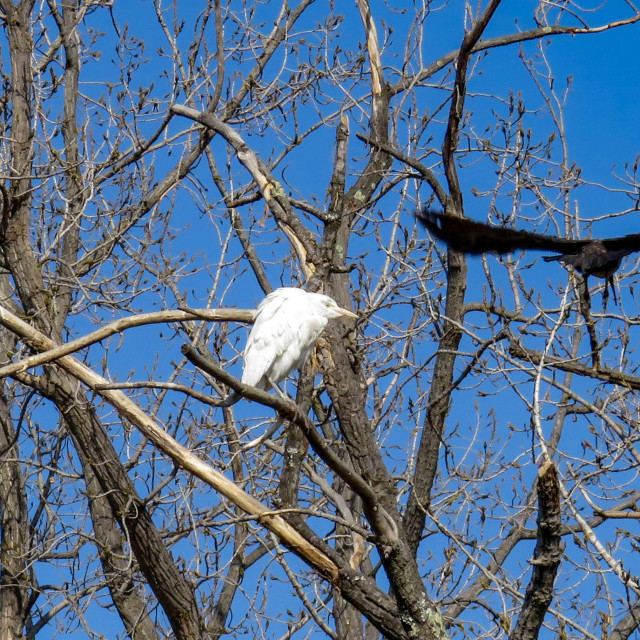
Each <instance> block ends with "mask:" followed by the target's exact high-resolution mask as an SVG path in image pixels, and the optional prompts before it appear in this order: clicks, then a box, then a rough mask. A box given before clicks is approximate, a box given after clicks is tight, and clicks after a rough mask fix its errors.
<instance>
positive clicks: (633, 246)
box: [601, 233, 640, 257]
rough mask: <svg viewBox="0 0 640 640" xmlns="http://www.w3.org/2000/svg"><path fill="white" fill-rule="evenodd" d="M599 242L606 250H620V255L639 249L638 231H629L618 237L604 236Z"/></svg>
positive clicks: (639, 237)
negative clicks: (627, 233) (625, 234)
mask: <svg viewBox="0 0 640 640" xmlns="http://www.w3.org/2000/svg"><path fill="white" fill-rule="evenodd" d="M601 242H602V245H603V246H604V248H605V249H606V250H607V251H620V252H621V254H620V255H621V257H624V256H627V255H629V254H630V253H634V252H636V251H640V233H630V234H629V235H627V236H620V237H619V238H605V239H604V240H601Z"/></svg>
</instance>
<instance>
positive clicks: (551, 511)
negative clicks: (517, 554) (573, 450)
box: [509, 461, 562, 640]
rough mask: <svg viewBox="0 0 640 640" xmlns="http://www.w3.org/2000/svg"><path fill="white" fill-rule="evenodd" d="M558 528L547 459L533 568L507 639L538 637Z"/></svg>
mask: <svg viewBox="0 0 640 640" xmlns="http://www.w3.org/2000/svg"><path fill="white" fill-rule="evenodd" d="M561 528H562V520H561V517H560V487H559V485H558V471H557V470H556V467H555V465H554V464H553V462H551V461H547V462H545V463H544V464H543V465H542V467H540V470H539V471H538V542H537V544H536V548H535V550H534V552H533V560H532V561H531V564H532V565H533V571H532V574H531V580H530V581H529V584H528V585H527V590H526V592H525V596H524V602H523V603H522V608H521V610H520V615H519V616H518V621H517V622H516V625H515V627H514V629H513V631H512V632H511V633H510V634H509V638H510V640H537V638H538V634H539V632H540V628H541V627H542V622H543V620H544V616H545V614H546V613H547V610H548V609H549V606H550V605H551V600H552V599H553V585H554V583H555V579H556V574H557V573H558V567H559V566H560V561H561V559H562V539H561V537H560V532H561Z"/></svg>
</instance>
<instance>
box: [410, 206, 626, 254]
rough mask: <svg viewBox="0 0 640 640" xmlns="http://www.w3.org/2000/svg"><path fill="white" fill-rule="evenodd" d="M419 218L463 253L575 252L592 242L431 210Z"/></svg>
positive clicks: (429, 228) (425, 210)
mask: <svg viewBox="0 0 640 640" xmlns="http://www.w3.org/2000/svg"><path fill="white" fill-rule="evenodd" d="M416 217H417V218H418V220H420V222H421V223H422V224H423V225H424V226H425V227H426V228H427V229H428V231H429V232H430V233H431V234H432V235H434V236H435V237H436V238H438V239H439V240H444V241H445V242H446V243H447V244H448V245H449V247H451V248H452V249H455V250H456V251H461V252H462V253H472V254H478V253H491V252H494V253H509V252H511V251H516V250H518V249H538V250H541V251H558V252H566V253H576V252H578V251H580V249H581V248H582V247H583V246H584V245H585V244H587V243H588V242H589V240H570V239H567V238H558V237H556V236H545V235H542V234H541V233H532V232H530V231H519V230H517V229H507V228H505V227H492V226H491V225H488V224H484V223H482V222H475V221H474V220H468V219H467V218H458V217H456V216H448V215H445V214H444V213H439V212H436V211H431V210H429V209H423V210H422V211H419V212H417V213H416ZM616 240H620V238H616Z"/></svg>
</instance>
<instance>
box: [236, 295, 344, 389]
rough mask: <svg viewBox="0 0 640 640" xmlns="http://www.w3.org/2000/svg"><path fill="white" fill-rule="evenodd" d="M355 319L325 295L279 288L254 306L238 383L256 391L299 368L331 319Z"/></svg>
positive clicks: (265, 387)
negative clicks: (343, 317) (252, 319)
mask: <svg viewBox="0 0 640 640" xmlns="http://www.w3.org/2000/svg"><path fill="white" fill-rule="evenodd" d="M341 315H343V316H350V317H355V314H354V313H352V312H350V311H347V310H346V309H342V308H340V307H339V306H338V305H337V304H336V302H335V301H334V300H333V299H332V298H330V297H329V296H324V295H322V294H319V293H309V292H307V291H304V290H303V289H295V288H293V287H283V288H281V289H276V290H275V291H273V292H272V293H270V294H269V295H268V296H267V297H266V298H265V299H264V300H263V301H262V302H261V303H260V305H259V306H258V309H257V311H256V317H255V321H254V324H253V328H252V329H251V332H250V333H249V338H248V340H247V345H246V348H245V351H244V369H243V372H242V382H244V383H245V384H249V385H252V386H254V387H257V388H258V389H267V388H268V387H269V386H270V382H273V383H275V384H277V383H278V382H281V381H282V380H284V379H285V378H287V377H288V376H289V375H290V374H291V373H292V372H293V371H295V370H296V369H298V368H300V367H301V366H302V364H304V361H305V360H306V359H307V357H308V356H309V353H310V352H311V349H312V348H313V346H314V345H315V343H316V340H317V339H318V338H319V337H320V334H321V333H322V332H323V331H324V328H325V327H326V326H327V322H328V321H329V320H330V319H331V318H337V317H338V316H341Z"/></svg>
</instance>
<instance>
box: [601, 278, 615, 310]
mask: <svg viewBox="0 0 640 640" xmlns="http://www.w3.org/2000/svg"><path fill="white" fill-rule="evenodd" d="M613 299H614V300H615V299H616V294H615V291H614V293H613ZM607 302H609V278H607V279H606V280H605V282H604V291H603V292H602V310H603V311H606V310H607Z"/></svg>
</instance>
